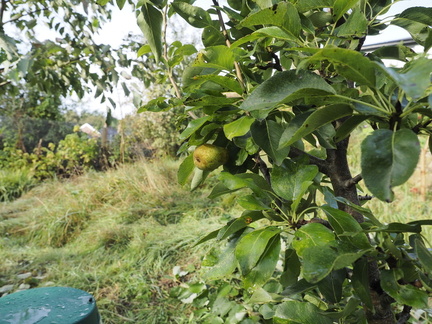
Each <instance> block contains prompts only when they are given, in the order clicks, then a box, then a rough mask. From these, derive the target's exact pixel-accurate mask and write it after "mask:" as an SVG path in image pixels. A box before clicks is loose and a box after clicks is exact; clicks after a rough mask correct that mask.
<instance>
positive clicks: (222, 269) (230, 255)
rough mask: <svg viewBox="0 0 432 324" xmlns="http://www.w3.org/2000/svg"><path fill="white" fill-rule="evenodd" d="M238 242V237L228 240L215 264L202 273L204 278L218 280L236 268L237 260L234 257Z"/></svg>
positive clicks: (227, 275)
mask: <svg viewBox="0 0 432 324" xmlns="http://www.w3.org/2000/svg"><path fill="white" fill-rule="evenodd" d="M237 242H238V238H234V239H232V240H230V241H229V242H228V244H227V247H226V249H224V250H223V251H222V252H221V254H220V256H219V260H218V262H217V263H216V265H214V266H212V267H211V269H210V270H209V271H207V272H205V273H204V276H203V277H204V278H205V279H209V280H218V279H224V278H227V277H229V276H230V275H231V274H232V273H233V272H234V270H235V269H236V268H237V260H236V257H235V248H236V244H237Z"/></svg>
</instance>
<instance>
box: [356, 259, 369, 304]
mask: <svg viewBox="0 0 432 324" xmlns="http://www.w3.org/2000/svg"><path fill="white" fill-rule="evenodd" d="M368 268H369V262H368V260H367V259H366V258H361V259H359V260H357V261H356V262H355V264H354V267H353V274H352V277H351V282H352V285H353V288H354V291H355V293H356V295H357V296H358V297H359V298H360V300H361V301H362V302H363V303H364V304H365V305H366V306H367V307H368V308H369V309H371V310H373V303H372V298H371V295H370V289H369V270H368Z"/></svg>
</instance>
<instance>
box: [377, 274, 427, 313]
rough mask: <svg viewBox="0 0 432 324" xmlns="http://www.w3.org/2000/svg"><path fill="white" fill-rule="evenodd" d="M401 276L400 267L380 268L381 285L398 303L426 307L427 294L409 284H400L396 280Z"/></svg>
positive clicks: (420, 307)
mask: <svg viewBox="0 0 432 324" xmlns="http://www.w3.org/2000/svg"><path fill="white" fill-rule="evenodd" d="M402 277H403V271H402V270H401V269H391V270H382V271H381V287H382V288H383V289H384V291H385V292H386V293H387V294H389V296H390V297H393V298H394V299H395V300H396V301H397V302H398V303H399V304H402V305H408V306H412V307H415V308H419V309H424V308H427V306H428V294H427V293H426V292H425V291H422V290H419V289H418V288H416V287H414V286H411V285H400V284H399V283H398V280H400V279H402Z"/></svg>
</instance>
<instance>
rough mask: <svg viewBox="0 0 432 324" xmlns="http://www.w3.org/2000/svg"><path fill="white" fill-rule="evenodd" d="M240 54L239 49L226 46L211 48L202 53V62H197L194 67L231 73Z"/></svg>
mask: <svg viewBox="0 0 432 324" xmlns="http://www.w3.org/2000/svg"><path fill="white" fill-rule="evenodd" d="M238 52H239V49H235V48H234V49H232V48H230V47H227V46H225V45H217V46H210V47H207V48H205V49H204V50H202V51H201V52H200V54H201V55H202V56H201V57H202V60H197V61H195V62H194V64H193V65H194V66H198V67H206V68H215V69H218V70H225V71H231V70H232V69H233V68H234V62H235V61H237V59H238V56H239V53H238Z"/></svg>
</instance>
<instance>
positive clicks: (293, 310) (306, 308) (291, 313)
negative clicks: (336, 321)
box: [273, 300, 333, 324]
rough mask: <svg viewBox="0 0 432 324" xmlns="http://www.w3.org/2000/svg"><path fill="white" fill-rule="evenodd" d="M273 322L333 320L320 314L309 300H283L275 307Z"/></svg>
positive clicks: (312, 323)
mask: <svg viewBox="0 0 432 324" xmlns="http://www.w3.org/2000/svg"><path fill="white" fill-rule="evenodd" d="M273 323H275V324H279V323H281V324H285V323H286V324H288V323H290V324H297V323H301V324H317V323H319V324H332V323H333V321H332V320H331V319H330V318H328V317H326V316H325V315H322V314H321V310H320V309H319V308H318V307H316V306H315V305H314V304H312V303H310V302H301V301H296V300H289V301H285V302H283V303H282V304H279V305H278V306H277V308H276V313H275V316H274V318H273Z"/></svg>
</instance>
